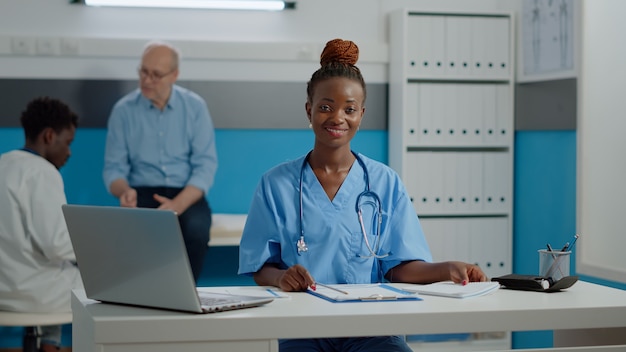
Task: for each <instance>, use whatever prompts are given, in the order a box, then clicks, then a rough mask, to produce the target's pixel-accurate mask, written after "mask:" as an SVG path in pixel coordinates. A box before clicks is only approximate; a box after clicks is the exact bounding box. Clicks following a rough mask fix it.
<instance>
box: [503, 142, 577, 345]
mask: <svg viewBox="0 0 626 352" xmlns="http://www.w3.org/2000/svg"><path fill="white" fill-rule="evenodd" d="M514 167H515V173H514V175H515V176H514V177H515V180H514V205H513V222H514V223H513V271H514V272H515V273H519V274H538V273H539V255H538V253H537V250H538V249H543V248H546V243H550V244H551V245H552V246H554V247H555V248H557V247H559V248H560V247H562V246H563V244H565V242H567V241H570V240H571V239H572V237H573V236H574V234H575V231H576V132H575V131H518V132H516V134H515V166H514ZM574 252H575V250H574ZM571 264H572V267H571V272H572V274H573V273H574V272H575V267H574V258H572V263H571ZM531 294H532V293H531ZM552 337H553V336H552V331H532V332H517V333H513V347H514V348H544V347H552Z"/></svg>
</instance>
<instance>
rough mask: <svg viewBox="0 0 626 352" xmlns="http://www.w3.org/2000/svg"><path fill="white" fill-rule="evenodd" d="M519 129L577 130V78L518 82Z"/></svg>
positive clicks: (516, 127) (517, 108)
mask: <svg viewBox="0 0 626 352" xmlns="http://www.w3.org/2000/svg"><path fill="white" fill-rule="evenodd" d="M515 129H516V130H575V129H576V79H574V78H572V79H562V80H554V81H544V82H536V83H523V84H517V85H516V86H515Z"/></svg>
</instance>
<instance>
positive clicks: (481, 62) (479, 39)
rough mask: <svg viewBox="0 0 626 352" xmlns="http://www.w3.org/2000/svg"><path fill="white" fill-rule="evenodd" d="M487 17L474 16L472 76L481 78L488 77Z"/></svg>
mask: <svg viewBox="0 0 626 352" xmlns="http://www.w3.org/2000/svg"><path fill="white" fill-rule="evenodd" d="M485 31H486V29H485V18H484V17H472V76H473V77H475V78H477V79H481V78H485V77H486V73H485V66H486V61H487V58H486V56H487V54H486V50H487V45H488V43H487V38H488V36H487V34H486V33H485Z"/></svg>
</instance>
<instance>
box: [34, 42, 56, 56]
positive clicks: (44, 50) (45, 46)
mask: <svg viewBox="0 0 626 352" xmlns="http://www.w3.org/2000/svg"><path fill="white" fill-rule="evenodd" d="M36 43H37V44H36V46H35V52H36V53H37V55H44V56H46V55H48V56H49V55H57V54H58V53H59V49H58V47H59V41H58V39H56V38H37V42H36Z"/></svg>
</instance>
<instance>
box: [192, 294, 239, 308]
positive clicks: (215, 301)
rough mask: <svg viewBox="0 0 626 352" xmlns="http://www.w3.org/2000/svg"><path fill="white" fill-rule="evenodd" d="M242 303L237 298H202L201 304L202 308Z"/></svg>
mask: <svg viewBox="0 0 626 352" xmlns="http://www.w3.org/2000/svg"><path fill="white" fill-rule="evenodd" d="M238 302H240V301H239V299H235V298H216V297H203V296H200V304H201V305H202V306H215V305H224V304H232V303H238Z"/></svg>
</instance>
